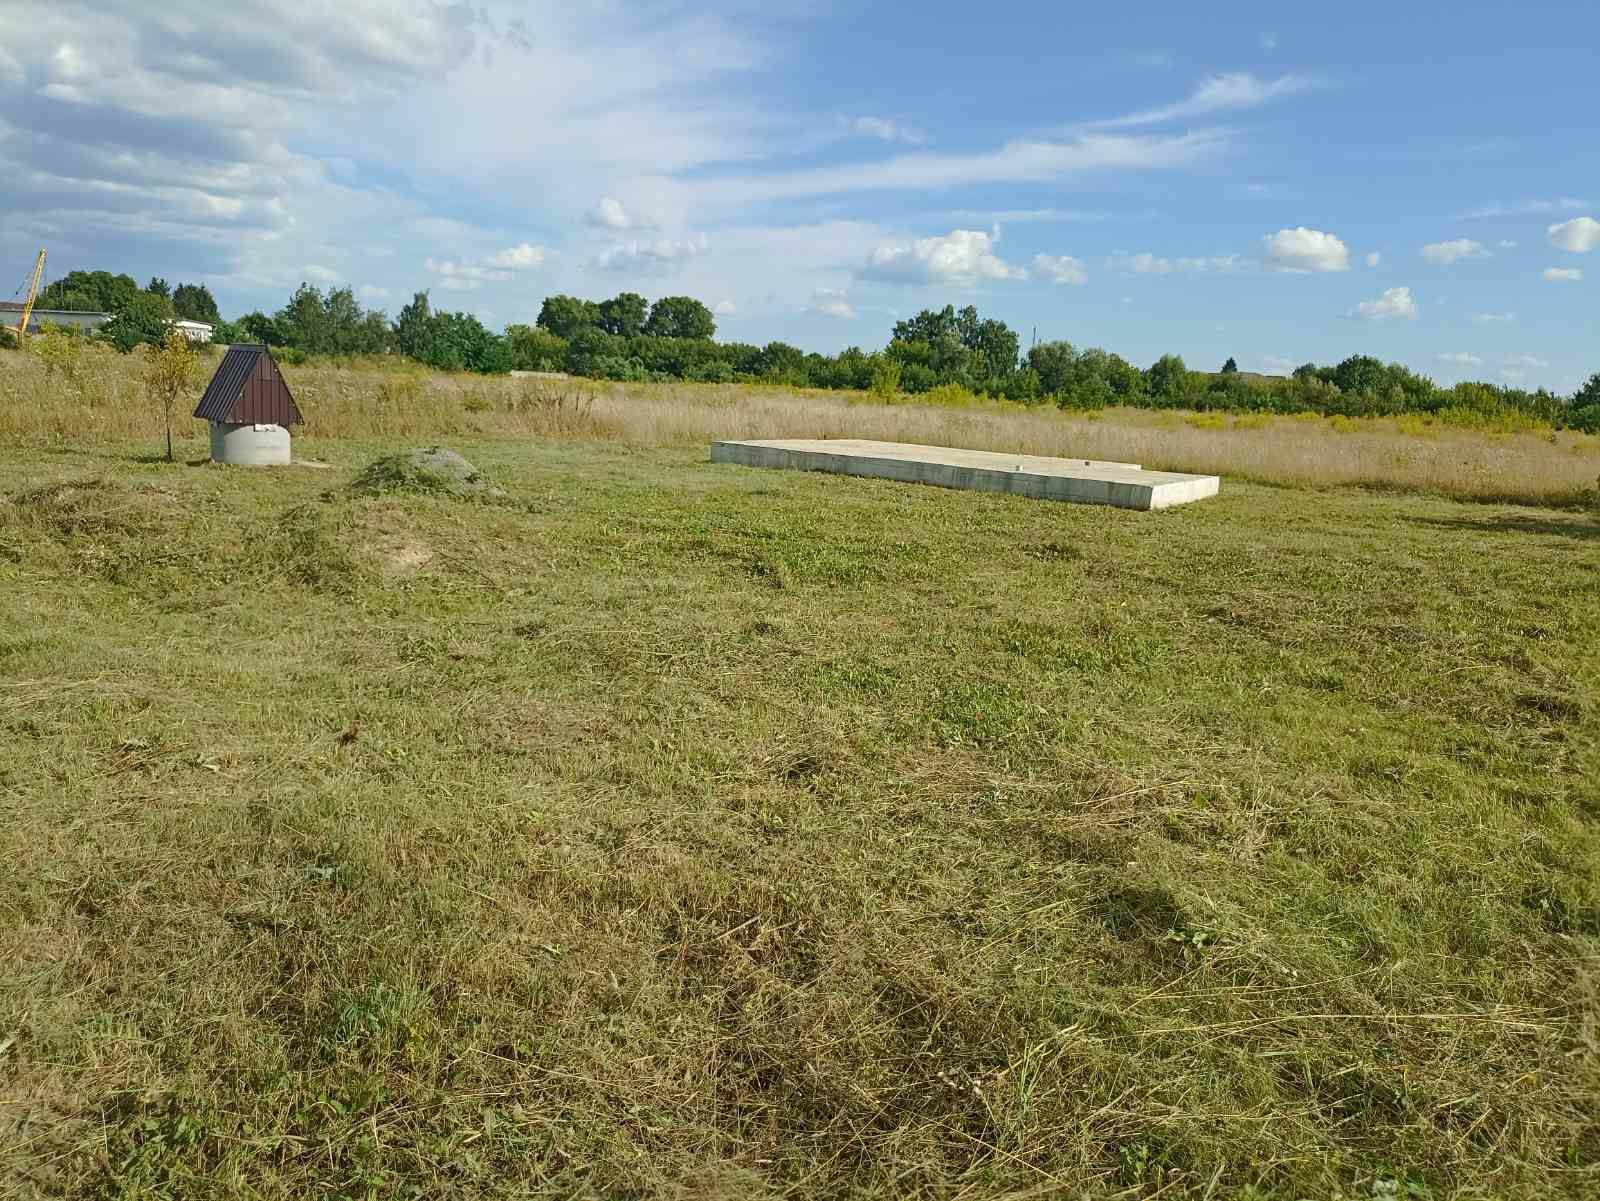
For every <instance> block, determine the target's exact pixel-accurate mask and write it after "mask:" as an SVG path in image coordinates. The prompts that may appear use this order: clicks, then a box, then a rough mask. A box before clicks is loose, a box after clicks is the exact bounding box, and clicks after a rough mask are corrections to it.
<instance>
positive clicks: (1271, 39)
mask: <svg viewBox="0 0 1600 1201" xmlns="http://www.w3.org/2000/svg"><path fill="white" fill-rule="evenodd" d="M1261 48H1262V49H1263V50H1276V49H1277V48H1278V35H1277V34H1275V33H1264V34H1262V35H1261Z"/></svg>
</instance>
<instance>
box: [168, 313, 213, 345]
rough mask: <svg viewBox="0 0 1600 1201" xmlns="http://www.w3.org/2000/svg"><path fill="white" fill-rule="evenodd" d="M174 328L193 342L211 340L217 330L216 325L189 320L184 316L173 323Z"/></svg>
mask: <svg viewBox="0 0 1600 1201" xmlns="http://www.w3.org/2000/svg"><path fill="white" fill-rule="evenodd" d="M172 328H173V329H175V330H177V331H178V332H179V333H180V334H182V335H183V336H184V337H185V338H188V339H189V341H191V342H210V341H211V335H212V334H213V333H214V332H215V327H214V326H212V325H209V324H207V323H206V322H204V321H187V320H185V319H184V318H182V317H180V318H178V320H176V321H174V322H173V323H172Z"/></svg>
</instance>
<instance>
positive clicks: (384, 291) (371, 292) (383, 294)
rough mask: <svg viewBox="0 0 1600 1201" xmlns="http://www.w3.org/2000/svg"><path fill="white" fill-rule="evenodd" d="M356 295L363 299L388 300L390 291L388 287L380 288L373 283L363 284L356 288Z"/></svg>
mask: <svg viewBox="0 0 1600 1201" xmlns="http://www.w3.org/2000/svg"><path fill="white" fill-rule="evenodd" d="M356 295H357V296H358V297H360V298H361V299H362V300H388V299H389V296H390V292H389V289H388V288H380V287H377V286H375V285H373V284H362V285H361V286H360V287H359V288H357V289H356Z"/></svg>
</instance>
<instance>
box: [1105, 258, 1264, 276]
mask: <svg viewBox="0 0 1600 1201" xmlns="http://www.w3.org/2000/svg"><path fill="white" fill-rule="evenodd" d="M1110 263H1111V266H1113V267H1115V268H1117V269H1119V270H1122V271H1132V272H1133V273H1134V274H1135V275H1173V274H1176V273H1179V272H1185V273H1190V274H1202V273H1205V272H1227V271H1237V270H1238V269H1239V268H1240V266H1241V265H1242V264H1241V262H1240V259H1239V256H1238V255H1236V254H1219V255H1213V256H1211V257H1209V258H1206V257H1200V258H1178V259H1169V258H1163V257H1161V256H1159V255H1154V254H1148V253H1146V254H1133V255H1123V256H1120V257H1115V258H1112V259H1111V260H1110Z"/></svg>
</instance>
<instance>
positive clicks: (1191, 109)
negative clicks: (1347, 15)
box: [1096, 71, 1322, 128]
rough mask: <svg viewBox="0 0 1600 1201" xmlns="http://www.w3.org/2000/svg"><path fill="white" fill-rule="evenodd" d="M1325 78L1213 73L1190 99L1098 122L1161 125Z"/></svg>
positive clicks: (1296, 90) (1259, 101)
mask: <svg viewBox="0 0 1600 1201" xmlns="http://www.w3.org/2000/svg"><path fill="white" fill-rule="evenodd" d="M1321 86H1322V81H1321V80H1319V79H1317V78H1315V77H1313V76H1310V75H1281V76H1279V77H1278V78H1277V79H1258V78H1257V77H1256V76H1254V75H1252V74H1250V73H1249V72H1248V71H1235V72H1231V73H1228V74H1223V75H1212V76H1210V77H1209V78H1207V79H1204V80H1201V82H1200V86H1199V87H1197V88H1196V89H1195V90H1194V92H1193V93H1191V94H1190V95H1189V96H1188V97H1187V98H1186V99H1184V100H1180V101H1178V102H1177V103H1176V104H1169V105H1166V106H1165V107H1162V108H1153V109H1147V110H1146V111H1144V112H1142V113H1134V114H1132V115H1131V116H1127V117H1118V118H1116V119H1115V120H1111V121H1101V122H1096V124H1099V125H1103V126H1106V127H1108V128H1116V127H1121V126H1129V125H1157V124H1160V123H1162V122H1165V121H1179V120H1185V119H1187V118H1190V117H1203V116H1207V115H1209V114H1211V113H1220V112H1227V111H1229V110H1231V109H1241V108H1257V107H1259V106H1260V105H1263V104H1267V103H1269V102H1271V101H1273V100H1279V99H1282V98H1283V97H1285V96H1295V95H1298V94H1300V93H1301V92H1309V91H1311V90H1313V89H1315V88H1318V87H1321Z"/></svg>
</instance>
